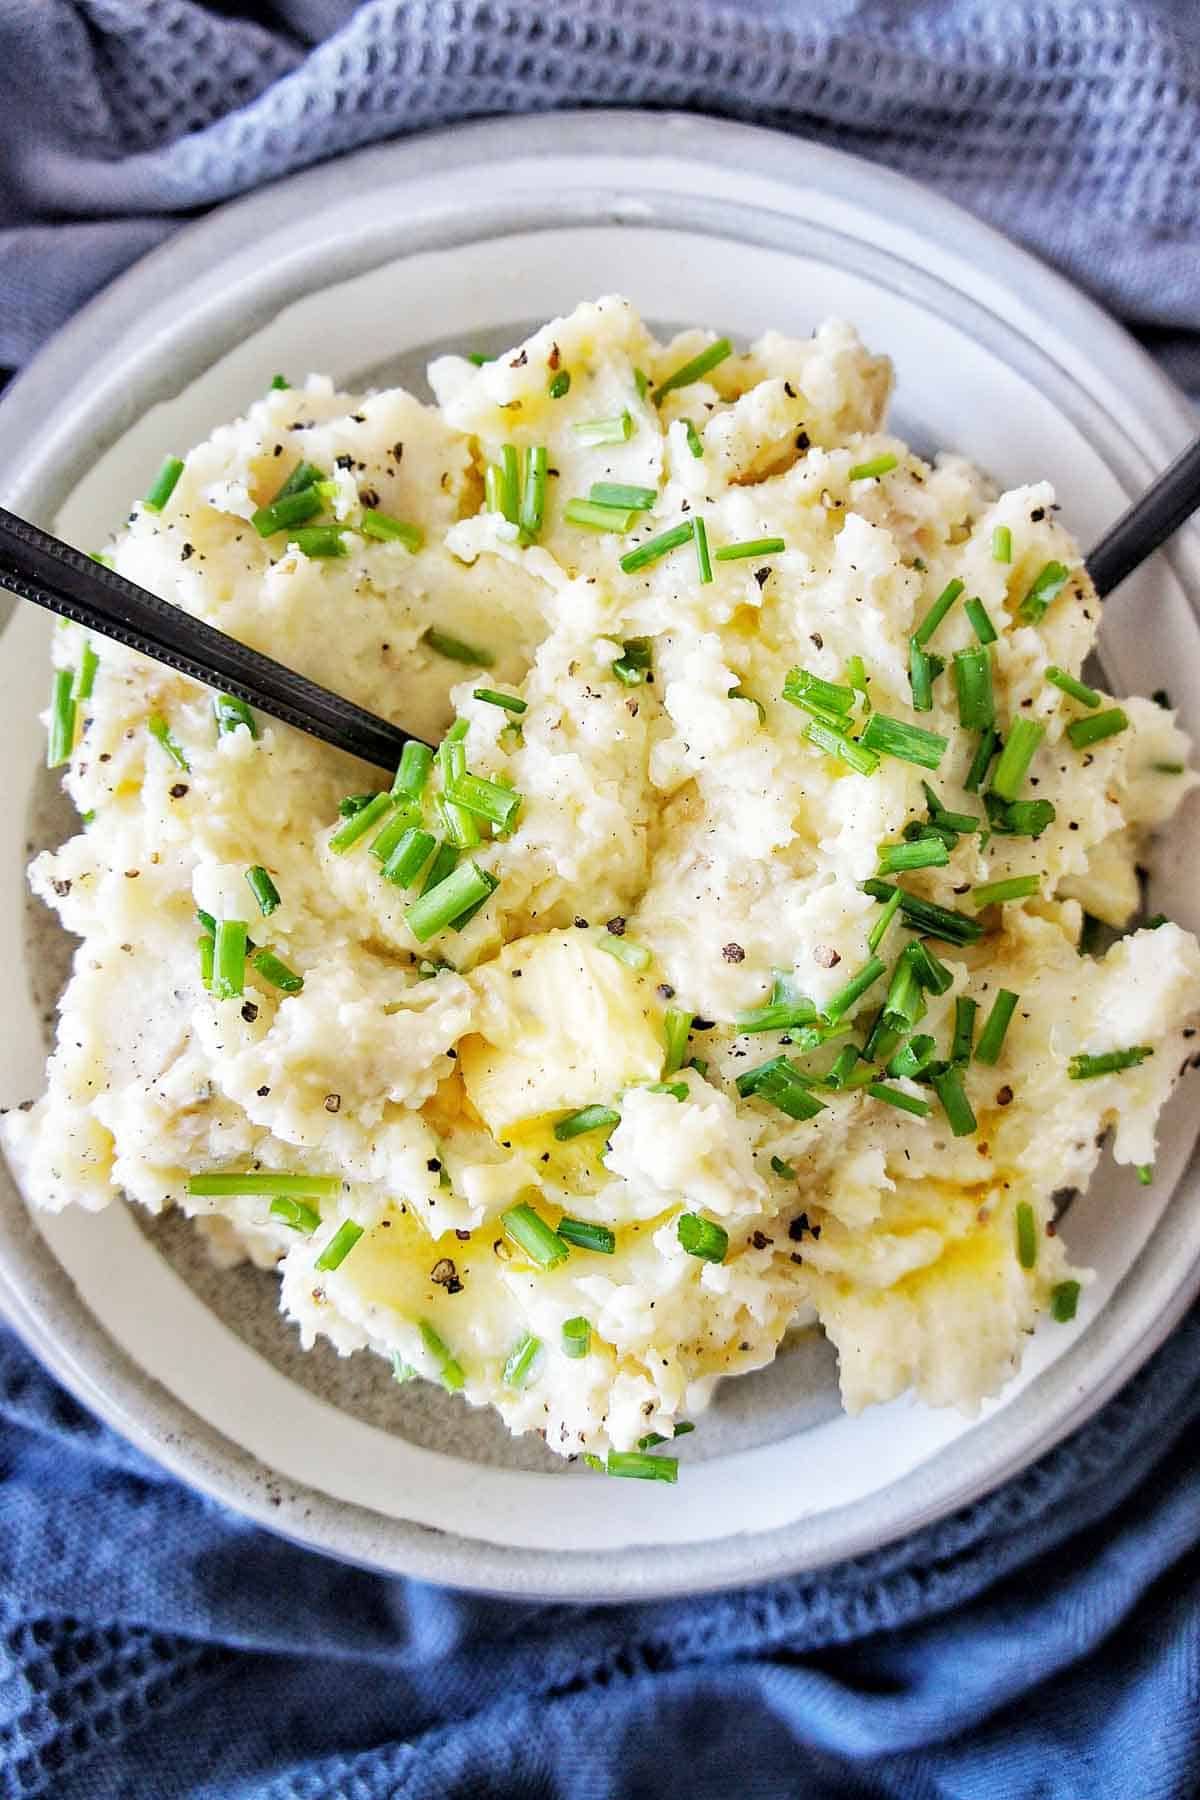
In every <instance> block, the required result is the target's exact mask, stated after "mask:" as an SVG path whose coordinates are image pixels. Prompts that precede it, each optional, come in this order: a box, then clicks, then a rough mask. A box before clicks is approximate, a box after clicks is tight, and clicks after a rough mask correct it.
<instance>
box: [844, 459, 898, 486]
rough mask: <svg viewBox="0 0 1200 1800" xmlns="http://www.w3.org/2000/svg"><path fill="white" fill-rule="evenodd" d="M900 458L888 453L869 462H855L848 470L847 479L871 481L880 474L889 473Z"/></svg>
mask: <svg viewBox="0 0 1200 1800" xmlns="http://www.w3.org/2000/svg"><path fill="white" fill-rule="evenodd" d="M899 460H900V458H899V457H898V456H892V455H891V454H890V452H889V453H887V454H885V455H883V456H876V457H873V458H872V459H871V461H870V462H861V463H855V464H854V467H853V468H852V469H851V470H850V471H849V473H848V475H847V477H846V479H847V481H871V480H874V479H877V478H878V477H879V476H880V475H890V474H891V472H892V470H893V469H894V468H895V467H896V464H897V463H898V462H899Z"/></svg>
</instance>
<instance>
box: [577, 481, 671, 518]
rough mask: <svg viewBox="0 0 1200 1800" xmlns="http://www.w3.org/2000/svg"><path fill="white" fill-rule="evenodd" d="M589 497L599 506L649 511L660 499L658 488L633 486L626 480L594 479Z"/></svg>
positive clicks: (628, 510) (631, 510)
mask: <svg viewBox="0 0 1200 1800" xmlns="http://www.w3.org/2000/svg"><path fill="white" fill-rule="evenodd" d="M588 499H589V500H591V501H594V502H595V504H596V505H597V506H619V507H622V508H624V510H625V511H626V512H648V511H649V510H650V508H651V507H652V506H653V505H654V503H655V501H656V500H657V499H658V489H657V488H651V487H633V486H631V485H630V484H629V483H628V482H624V481H593V483H592V485H591V487H590V488H589V489H588Z"/></svg>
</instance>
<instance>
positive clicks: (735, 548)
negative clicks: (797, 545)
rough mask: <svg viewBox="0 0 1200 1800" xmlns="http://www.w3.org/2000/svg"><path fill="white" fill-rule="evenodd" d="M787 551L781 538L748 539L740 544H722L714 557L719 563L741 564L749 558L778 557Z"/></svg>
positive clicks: (715, 551)
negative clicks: (782, 551)
mask: <svg viewBox="0 0 1200 1800" xmlns="http://www.w3.org/2000/svg"><path fill="white" fill-rule="evenodd" d="M786 549H787V545H786V543H785V542H784V540H783V539H782V538H781V537H765V538H746V539H744V540H743V541H742V542H741V543H739V544H722V545H721V547H720V549H719V550H714V551H713V555H714V557H715V558H716V560H717V562H741V561H742V559H743V558H744V557H747V556H778V555H779V552H780V551H781V550H786Z"/></svg>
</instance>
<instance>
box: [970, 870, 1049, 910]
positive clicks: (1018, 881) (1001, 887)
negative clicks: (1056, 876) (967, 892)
mask: <svg viewBox="0 0 1200 1800" xmlns="http://www.w3.org/2000/svg"><path fill="white" fill-rule="evenodd" d="M1041 883H1042V878H1041V876H1040V875H1010V876H1009V878H1008V879H1007V880H1006V881H985V882H984V883H983V884H982V886H980V887H977V888H972V889H971V905H972V906H973V907H974V908H975V910H976V911H977V912H978V911H981V910H982V908H983V907H985V906H1003V905H1004V903H1005V901H1006V900H1031V899H1032V898H1033V896H1034V895H1035V894H1036V893H1037V892H1038V889H1039V888H1040V887H1041Z"/></svg>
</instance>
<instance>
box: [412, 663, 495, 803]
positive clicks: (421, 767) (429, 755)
mask: <svg viewBox="0 0 1200 1800" xmlns="http://www.w3.org/2000/svg"><path fill="white" fill-rule="evenodd" d="M485 691H486V690H485ZM432 767H433V751H432V750H431V749H430V748H429V746H428V744H421V743H418V742H417V740H416V738H410V739H409V740H408V743H407V744H405V746H404V748H403V750H402V751H401V752H400V765H399V767H398V768H397V770H396V779H395V780H394V781H393V783H392V793H393V795H394V796H395V797H396V798H398V799H407V800H419V799H420V798H421V795H422V794H423V793H424V791H425V784H426V782H427V781H428V780H429V771H430V769H431V768H432Z"/></svg>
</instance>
